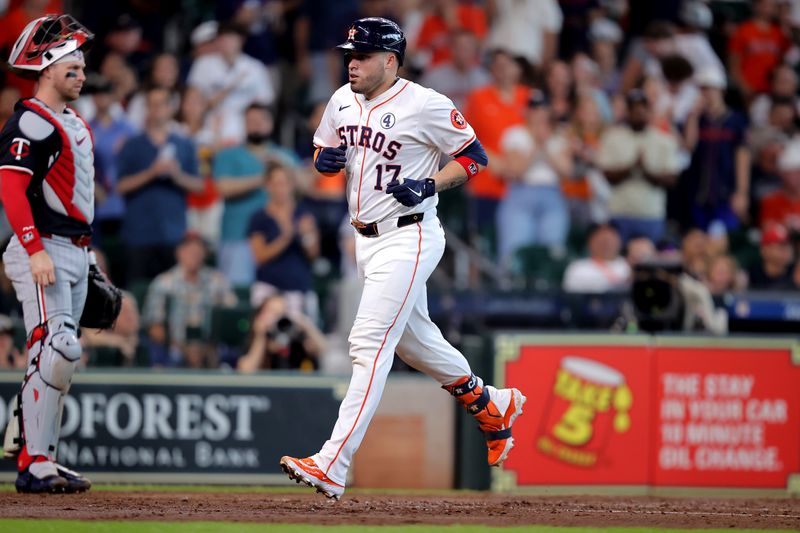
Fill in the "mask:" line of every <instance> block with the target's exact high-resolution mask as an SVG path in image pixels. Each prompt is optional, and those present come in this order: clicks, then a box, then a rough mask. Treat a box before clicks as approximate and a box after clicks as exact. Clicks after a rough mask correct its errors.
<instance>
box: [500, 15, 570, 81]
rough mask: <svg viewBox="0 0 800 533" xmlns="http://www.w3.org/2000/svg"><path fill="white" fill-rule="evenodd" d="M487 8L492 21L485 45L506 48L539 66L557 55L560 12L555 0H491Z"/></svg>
mask: <svg viewBox="0 0 800 533" xmlns="http://www.w3.org/2000/svg"><path fill="white" fill-rule="evenodd" d="M487 11H488V12H489V19H490V20H491V21H492V25H491V28H490V31H489V37H488V39H487V40H486V46H487V47H488V48H490V49H499V48H501V49H504V50H508V52H509V53H510V54H511V55H513V56H517V57H522V58H524V59H525V61H527V62H528V64H530V65H533V66H535V67H539V68H543V67H546V66H547V65H549V64H550V62H551V61H553V60H554V59H555V58H556V56H558V34H559V32H560V31H561V25H562V23H563V15H562V13H561V7H560V6H559V5H558V2H557V1H556V0H492V1H490V2H488V4H487Z"/></svg>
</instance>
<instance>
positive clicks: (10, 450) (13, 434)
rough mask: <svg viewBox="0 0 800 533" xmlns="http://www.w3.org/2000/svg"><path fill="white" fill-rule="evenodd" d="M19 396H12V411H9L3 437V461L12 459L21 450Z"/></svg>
mask: <svg viewBox="0 0 800 533" xmlns="http://www.w3.org/2000/svg"><path fill="white" fill-rule="evenodd" d="M19 396H20V395H19V394H17V395H16V396H14V409H12V411H11V417H10V418H9V419H8V424H7V425H6V432H5V435H4V436H3V459H13V458H14V457H16V456H17V455H19V451H20V450H21V449H22V433H21V432H20V429H19V415H20V413H21V412H22V411H20V405H19Z"/></svg>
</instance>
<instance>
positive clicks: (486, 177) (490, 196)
mask: <svg viewBox="0 0 800 533" xmlns="http://www.w3.org/2000/svg"><path fill="white" fill-rule="evenodd" d="M489 72H490V74H491V76H492V83H491V84H490V85H487V86H485V87H481V88H479V89H475V90H474V91H473V92H472V93H470V94H469V96H468V97H467V103H466V107H465V109H464V116H465V117H466V119H467V120H468V121H469V123H470V124H471V125H472V127H473V128H474V129H475V133H476V134H477V136H478V138H480V139H481V143H482V144H483V147H484V148H485V149H486V151H487V152H488V153H489V159H492V156H493V154H498V153H500V152H501V146H500V139H501V138H502V136H503V134H504V133H505V131H506V130H507V129H508V128H510V127H511V126H515V125H517V124H522V123H523V122H524V116H525V108H526V107H527V103H528V96H529V93H530V90H529V89H528V88H527V87H525V86H524V85H522V84H521V83H520V79H521V75H522V69H521V67H520V65H519V63H518V62H517V61H516V60H515V59H514V57H513V56H512V55H511V54H510V53H509V52H507V51H505V50H495V51H493V52H492V53H491V62H490V66H489ZM467 192H468V194H469V196H470V200H469V201H470V205H469V226H470V233H471V236H472V239H473V241H476V244H477V245H478V246H479V247H480V248H481V251H482V252H484V253H485V254H488V255H493V254H494V249H493V246H492V245H491V241H492V239H493V228H494V224H495V220H496V217H497V206H498V205H499V202H500V200H501V199H502V198H503V197H504V196H505V194H506V185H505V183H504V181H503V180H502V178H501V177H500V176H498V175H497V174H495V173H494V172H493V170H492V167H491V165H490V166H489V168H487V169H486V170H484V171H482V172H480V173H478V175H477V176H475V177H474V178H472V179H471V180H470V181H469V182H468V183H467Z"/></svg>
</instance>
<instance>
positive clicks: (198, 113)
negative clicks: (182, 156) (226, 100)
mask: <svg viewBox="0 0 800 533" xmlns="http://www.w3.org/2000/svg"><path fill="white" fill-rule="evenodd" d="M207 114H208V106H207V105H206V100H205V97H204V96H203V94H202V93H201V92H200V91H199V90H197V89H196V88H194V87H185V88H184V90H183V96H182V97H181V99H180V111H179V112H178V117H177V122H176V124H175V128H176V130H177V131H178V132H180V134H181V135H184V136H185V137H187V138H188V139H190V140H191V141H192V142H193V143H194V147H195V149H196V150H197V165H198V175H199V176H200V177H201V178H203V189H202V190H201V191H199V192H189V194H188V195H187V196H186V205H187V211H186V224H187V227H188V228H189V229H190V230H192V231H196V232H197V233H199V234H200V235H201V236H202V237H203V239H205V241H206V243H207V244H208V245H209V246H210V247H211V248H212V249H213V250H216V249H217V246H218V245H219V236H220V227H221V220H222V199H221V198H220V195H219V193H218V192H217V189H216V187H215V186H214V178H213V176H212V174H211V162H212V160H213V158H214V154H215V153H216V151H217V149H218V146H217V144H216V140H217V139H218V136H217V135H215V134H214V131H213V130H211V129H210V127H213V126H214V125H213V124H209V122H208V121H206V116H207Z"/></svg>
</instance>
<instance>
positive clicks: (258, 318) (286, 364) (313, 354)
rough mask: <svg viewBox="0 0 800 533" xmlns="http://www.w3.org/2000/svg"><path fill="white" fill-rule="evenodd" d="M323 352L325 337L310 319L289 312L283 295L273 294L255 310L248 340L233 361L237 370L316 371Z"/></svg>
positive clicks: (300, 314) (247, 371)
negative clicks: (244, 351)
mask: <svg viewBox="0 0 800 533" xmlns="http://www.w3.org/2000/svg"><path fill="white" fill-rule="evenodd" d="M324 351H325V336H324V335H323V334H322V332H321V331H320V330H319V329H317V327H316V326H315V325H314V321H313V320H311V319H310V318H309V317H307V316H305V315H304V314H302V313H297V312H292V311H290V309H289V307H288V306H287V303H286V298H284V297H283V296H282V295H280V294H275V295H273V296H270V297H268V298H267V299H266V300H264V303H262V304H261V307H259V309H258V311H256V314H255V318H254V319H253V326H252V340H251V342H250V347H249V348H248V350H247V353H246V354H245V355H243V356H242V357H241V358H239V361H238V362H237V364H236V368H237V370H239V371H240V372H246V373H251V372H256V371H258V370H288V369H299V370H304V371H311V370H317V369H318V368H319V361H320V358H321V357H322V354H323V352H324Z"/></svg>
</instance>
